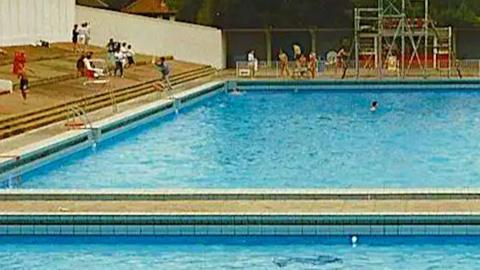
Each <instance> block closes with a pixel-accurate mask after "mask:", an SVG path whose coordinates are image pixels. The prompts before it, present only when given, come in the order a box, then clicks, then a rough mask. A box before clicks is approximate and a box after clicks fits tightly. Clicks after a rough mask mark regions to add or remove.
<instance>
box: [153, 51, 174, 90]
mask: <svg viewBox="0 0 480 270" xmlns="http://www.w3.org/2000/svg"><path fill="white" fill-rule="evenodd" d="M153 63H154V65H155V67H156V68H157V69H158V71H160V73H161V74H162V79H163V80H164V81H165V82H166V83H167V88H168V90H173V88H172V84H171V83H170V67H169V66H168V64H167V63H166V62H165V57H160V61H156V59H153Z"/></svg>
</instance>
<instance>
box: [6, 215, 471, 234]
mask: <svg viewBox="0 0 480 270" xmlns="http://www.w3.org/2000/svg"><path fill="white" fill-rule="evenodd" d="M0 235H68V236H82V235H100V236H104V235H117V236H135V235H139V236H164V235H170V236H220V235H225V236H352V235H356V236H479V235H480V216H470V215H444V216H435V215H431V216H429V215H420V216H418V215H417V216H408V215H390V216H389V215H348V216H345V215H322V216H318V215H308V216H307V215H270V216H269V215H178V216H176V215H131V214H124V215H122V214H118V215H21V214H19V215H0Z"/></svg>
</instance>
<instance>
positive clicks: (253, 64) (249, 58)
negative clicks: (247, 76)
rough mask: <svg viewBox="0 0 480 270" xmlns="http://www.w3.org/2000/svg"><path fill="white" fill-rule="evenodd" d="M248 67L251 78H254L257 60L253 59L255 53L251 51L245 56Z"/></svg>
mask: <svg viewBox="0 0 480 270" xmlns="http://www.w3.org/2000/svg"><path fill="white" fill-rule="evenodd" d="M247 61H248V67H249V68H250V72H251V75H252V77H253V76H255V72H256V71H257V70H258V59H257V58H256V57H255V51H254V50H251V51H250V52H249V53H248V55H247Z"/></svg>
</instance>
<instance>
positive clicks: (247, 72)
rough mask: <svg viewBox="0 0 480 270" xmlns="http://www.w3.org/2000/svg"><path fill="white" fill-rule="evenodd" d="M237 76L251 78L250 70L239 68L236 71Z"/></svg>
mask: <svg viewBox="0 0 480 270" xmlns="http://www.w3.org/2000/svg"><path fill="white" fill-rule="evenodd" d="M238 76H239V77H250V76H251V70H250V69H249V68H241V69H239V70H238Z"/></svg>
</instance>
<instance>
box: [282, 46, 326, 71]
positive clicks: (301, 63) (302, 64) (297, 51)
mask: <svg viewBox="0 0 480 270" xmlns="http://www.w3.org/2000/svg"><path fill="white" fill-rule="evenodd" d="M293 52H294V60H295V66H294V70H293V73H290V68H289V59H288V55H287V54H286V53H285V52H284V51H283V50H280V52H279V54H278V60H279V65H280V76H282V77H286V76H287V77H289V76H292V77H293V78H307V77H309V76H310V78H312V79H313V78H315V77H317V73H318V72H317V70H318V58H317V55H316V53H315V52H311V53H310V54H309V55H308V58H307V57H306V56H305V55H304V54H302V49H301V48H300V46H299V45H297V44H294V45H293Z"/></svg>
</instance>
